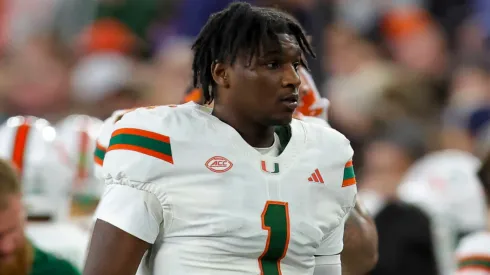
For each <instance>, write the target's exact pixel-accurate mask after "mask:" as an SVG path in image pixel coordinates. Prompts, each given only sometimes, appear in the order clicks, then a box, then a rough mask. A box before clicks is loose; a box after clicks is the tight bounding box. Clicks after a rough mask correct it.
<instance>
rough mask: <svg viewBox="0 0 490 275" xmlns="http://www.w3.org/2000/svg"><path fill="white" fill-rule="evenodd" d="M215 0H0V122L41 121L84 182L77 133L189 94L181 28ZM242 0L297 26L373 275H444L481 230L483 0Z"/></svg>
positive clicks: (189, 34) (485, 146)
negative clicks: (369, 230) (311, 52)
mask: <svg viewBox="0 0 490 275" xmlns="http://www.w3.org/2000/svg"><path fill="white" fill-rule="evenodd" d="M230 2H232V1H230V0H216V1H204V0H179V1H178V0H90V1H89V0H42V1H33V0H2V1H0V20H2V21H1V22H2V23H1V24H0V28H1V29H0V123H3V122H5V123H7V124H8V123H10V125H14V124H15V125H20V124H21V122H19V121H15V120H12V119H8V118H10V117H13V116H18V115H29V116H36V117H39V118H43V119H45V120H46V121H48V122H49V123H50V124H51V125H54V126H56V127H55V128H56V131H57V132H58V136H60V140H61V141H62V143H63V144H65V146H64V147H63V146H62V147H63V148H64V149H60V150H58V151H61V152H62V153H60V154H64V155H66V158H67V159H69V160H68V161H66V162H63V163H64V164H59V165H65V166H69V168H67V170H68V171H67V172H66V174H69V175H70V176H69V177H71V181H77V180H73V178H75V179H80V178H82V179H85V178H86V176H85V175H84V172H83V171H84V170H83V167H82V166H83V164H81V163H85V162H81V161H80V159H83V160H85V159H89V158H91V157H92V155H87V154H90V150H94V149H95V145H93V146H92V147H90V146H88V147H86V148H85V149H83V148H82V149H80V146H82V147H83V145H80V144H79V143H80V142H81V143H82V144H83V141H84V138H83V135H82V136H79V135H75V134H74V133H75V132H76V131H81V130H80V129H89V130H88V132H87V135H88V136H87V137H86V139H87V140H88V139H90V138H94V136H95V135H96V132H97V131H96V130H93V129H95V128H97V127H100V125H101V123H102V122H101V121H102V120H105V119H107V118H108V117H110V116H111V114H112V113H113V112H114V111H116V110H121V109H130V108H134V107H137V106H150V105H164V104H179V103H182V102H184V101H196V102H198V103H201V97H200V95H199V92H198V91H196V90H194V89H193V88H192V83H191V82H192V81H191V76H192V72H191V64H192V57H193V56H192V50H191V45H192V42H193V38H194V37H195V36H196V35H197V34H198V33H199V30H200V28H201V27H202V26H203V25H204V24H205V22H206V21H207V18H208V16H209V15H210V14H211V13H213V12H216V11H218V10H220V9H222V8H224V7H226V6H227V5H228V4H229V3H230ZM249 2H253V3H254V4H257V5H267V6H276V7H279V8H281V9H284V10H286V11H288V12H290V13H291V14H293V15H294V16H295V17H296V18H297V19H298V20H299V21H300V22H301V23H302V24H303V26H304V27H305V29H306V30H307V32H308V33H309V34H311V39H312V44H313V45H314V47H315V50H316V52H317V54H318V56H317V58H316V59H314V60H310V61H309V66H310V69H311V73H312V75H313V79H314V80H315V82H316V85H317V86H318V90H319V91H320V93H321V95H322V96H323V97H325V98H328V100H329V101H330V104H329V109H328V119H329V123H330V124H331V125H332V127H334V128H336V129H338V130H339V131H340V132H342V133H343V134H344V135H346V136H347V137H348V138H349V139H350V140H351V143H352V145H353V147H354V150H355V152H356V153H355V157H354V163H355V164H356V172H357V175H358V182H359V194H360V196H361V199H362V200H363V201H364V204H365V206H366V207H367V208H368V209H369V210H370V212H371V213H372V215H373V217H374V218H375V221H376V224H377V226H378V231H379V242H380V243H379V246H380V248H379V249H380V251H379V253H380V258H379V263H378V266H377V267H376V268H375V270H374V271H373V272H372V274H380V275H381V274H383V275H384V274H412V275H415V274H417V275H424V274H453V272H454V270H455V269H456V268H457V261H456V260H455V259H456V258H457V252H455V251H456V248H457V246H458V245H459V243H460V240H461V239H462V238H464V237H465V236H467V235H468V234H471V233H473V232H478V231H480V230H486V229H487V227H488V226H487V220H486V219H487V216H486V215H487V214H486V211H487V209H486V206H485V200H484V196H483V189H482V188H481V186H480V184H479V182H478V180H477V178H476V170H477V169H478V167H479V165H480V163H481V161H482V160H483V159H484V158H485V157H486V156H487V155H488V154H489V152H490V44H489V43H490V41H489V38H490V1H488V0H466V1H465V0H444V1H443V0H388V1H387V0H355V1H354V0H341V1H340V0H256V1H249ZM73 114H83V115H87V116H90V117H84V116H70V115H73ZM17 119H19V118H17ZM48 122H46V123H48ZM16 123H17V124H16ZM87 125H89V126H87ZM90 125H91V126H90ZM70 127H71V128H73V129H75V130H76V131H75V130H73V129H71V128H70ZM84 127H85V128H84ZM87 127H88V128H87ZM90 127H92V128H90ZM43 131H44V130H43ZM41 132H42V131H41ZM41 135H44V137H43V138H46V135H48V134H46V132H45V131H44V132H42V133H41ZM3 140H5V139H4V138H3V137H2V141H3ZM13 144H14V143H12V144H10V143H8V142H6V143H5V144H0V149H1V148H3V149H4V150H6V151H8V150H13V149H12V148H11V147H13V146H14V145H13ZM8 152H10V151H8ZM75 152H84V153H83V154H82V155H80V154H79V155H76V154H75ZM87 152H88V153H87ZM0 153H1V154H0V155H1V156H3V157H5V155H8V154H9V153H5V154H4V153H3V152H0ZM37 153H38V155H40V157H39V158H41V159H44V158H45V159H50V158H52V157H51V156H50V154H53V153H52V152H51V153H41V152H37ZM72 155H73V156H72ZM68 163H69V164H68ZM57 165H58V164H57ZM86 165H89V164H86ZM90 165H93V164H90ZM43 169H44V168H43ZM53 169H55V168H53ZM44 170H47V171H45V173H49V174H50V175H52V174H59V176H60V177H61V175H62V172H59V171H61V170H60V169H57V170H56V169H55V170H52V171H51V170H49V169H44ZM73 174H75V175H73ZM94 189H97V188H96V187H94ZM94 193H97V192H95V191H94ZM84 200H85V201H86V200H90V199H87V198H84ZM412 205H415V206H416V207H417V208H416V209H415V208H411V207H412ZM66 207H67V208H68V206H66ZM82 208H83V207H82ZM93 208H94V207H89V209H90V210H86V209H85V208H84V209H85V210H83V211H82V210H80V211H82V212H84V213H85V212H87V211H88V212H87V213H90V211H93ZM419 210H420V211H419ZM67 211H68V210H67ZM68 212H70V211H68ZM71 212H72V213H71V215H75V214H73V209H72V211H71ZM75 212H76V211H75ZM405 217H406V218H405ZM38 230H39V229H38ZM36 232H40V231H36ZM36 234H37V233H36ZM43 234H44V233H43ZM46 234H48V233H46ZM49 234H50V233H49ZM49 234H48V235H49ZM73 234H75V233H73ZM34 235H35V234H34ZM44 236H47V235H43V237H42V238H44ZM33 238H35V237H33ZM42 238H41V239H42ZM80 238H82V237H80ZM41 246H42V245H41ZM45 247H47V249H49V247H50V245H49V244H48V245H46V246H45ZM55 250H56V249H55ZM76 264H78V265H79V266H81V264H79V263H76ZM409 266H418V267H421V268H420V269H411V268H410V267H409ZM0 273H1V272H0Z"/></svg>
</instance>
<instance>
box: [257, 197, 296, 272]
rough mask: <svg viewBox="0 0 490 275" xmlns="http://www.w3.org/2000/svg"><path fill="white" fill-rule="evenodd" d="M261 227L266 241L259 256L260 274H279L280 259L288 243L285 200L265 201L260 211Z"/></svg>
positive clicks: (287, 212)
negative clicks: (265, 233) (265, 235)
mask: <svg viewBox="0 0 490 275" xmlns="http://www.w3.org/2000/svg"><path fill="white" fill-rule="evenodd" d="M262 229H264V230H267V231H268V234H267V242H266V244H265V249H264V252H263V253H262V255H260V257H259V268H260V275H281V274H282V273H281V263H280V262H281V260H282V259H283V258H284V257H285V256H286V252H287V251H288V245H289V209H288V203H287V202H280V201H267V203H266V204H265V207H264V211H262Z"/></svg>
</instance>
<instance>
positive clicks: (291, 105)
mask: <svg viewBox="0 0 490 275" xmlns="http://www.w3.org/2000/svg"><path fill="white" fill-rule="evenodd" d="M298 100H299V93H297V92H295V93H292V94H289V95H287V96H284V97H282V98H281V102H282V103H283V104H284V105H285V106H286V107H287V108H288V109H290V110H291V111H294V110H295V109H296V108H297V107H298Z"/></svg>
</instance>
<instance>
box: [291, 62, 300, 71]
mask: <svg viewBox="0 0 490 275" xmlns="http://www.w3.org/2000/svg"><path fill="white" fill-rule="evenodd" d="M299 66H301V63H300V62H294V63H293V67H294V69H295V70H296V71H298V70H299Z"/></svg>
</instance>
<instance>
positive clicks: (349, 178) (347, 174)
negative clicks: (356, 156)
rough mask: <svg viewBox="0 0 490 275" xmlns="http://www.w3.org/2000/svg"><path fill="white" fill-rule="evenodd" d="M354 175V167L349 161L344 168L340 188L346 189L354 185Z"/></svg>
mask: <svg viewBox="0 0 490 275" xmlns="http://www.w3.org/2000/svg"><path fill="white" fill-rule="evenodd" d="M356 183H357V181H356V174H355V173H354V165H353V164H352V160H349V161H348V162H347V163H346V164H345V167H344V178H343V180H342V187H347V186H351V185H354V184H356Z"/></svg>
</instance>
